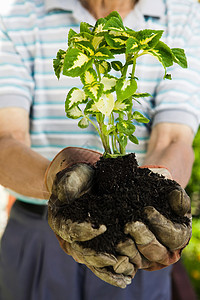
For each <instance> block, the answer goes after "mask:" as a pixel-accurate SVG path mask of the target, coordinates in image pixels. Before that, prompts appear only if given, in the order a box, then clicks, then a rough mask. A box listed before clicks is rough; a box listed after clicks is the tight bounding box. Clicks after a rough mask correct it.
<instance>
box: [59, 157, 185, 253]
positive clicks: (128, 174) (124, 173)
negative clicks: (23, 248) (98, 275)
mask: <svg viewBox="0 0 200 300" xmlns="http://www.w3.org/2000/svg"><path fill="white" fill-rule="evenodd" d="M94 168H95V174H96V175H95V181H94V185H93V189H92V191H91V192H90V193H87V194H84V195H83V196H82V197H80V198H79V199H76V200H75V201H74V202H73V203H71V204H69V205H65V206H64V207H62V215H63V214H64V215H65V217H66V219H71V220H72V221H80V222H82V221H89V222H91V223H92V224H94V227H95V228H98V227H99V225H100V224H105V225H106V227H107V231H106V232H105V233H104V234H102V235H100V236H98V237H96V238H94V239H92V240H90V241H87V242H81V245H84V247H86V248H92V249H94V250H96V251H98V252H102V251H103V252H107V253H112V254H115V246H116V245H117V244H118V243H119V241H124V240H125V239H126V238H127V236H126V235H125V234H124V233H123V229H124V225H125V224H126V223H127V222H130V221H137V220H138V221H142V222H144V223H145V224H147V225H149V224H148V222H147V220H146V218H145V215H144V213H143V209H144V207H145V206H149V205H151V206H154V207H155V208H156V209H157V210H158V211H159V212H161V213H162V214H163V215H164V216H165V217H167V218H169V219H170V220H171V221H172V222H177V223H186V224H188V219H187V218H186V217H180V216H178V215H176V214H175V213H174V212H173V211H172V210H171V208H170V206H169V203H168V199H167V196H168V194H169V192H170V191H171V190H173V189H175V188H176V187H177V186H179V185H178V184H177V183H176V182H175V181H173V180H168V179H165V178H164V177H163V176H161V175H158V174H155V173H152V172H151V171H150V170H149V169H147V168H144V169H142V168H139V167H138V164H137V161H136V159H135V155H134V154H133V153H132V154H129V155H125V156H122V157H118V158H107V159H105V158H101V159H100V160H99V161H98V162H97V163H96V165H95V166H94ZM60 213H61V212H60ZM149 227H150V225H149Z"/></svg>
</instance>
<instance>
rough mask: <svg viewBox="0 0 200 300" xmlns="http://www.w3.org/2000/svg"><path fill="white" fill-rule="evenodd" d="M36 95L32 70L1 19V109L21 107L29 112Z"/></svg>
mask: <svg viewBox="0 0 200 300" xmlns="http://www.w3.org/2000/svg"><path fill="white" fill-rule="evenodd" d="M33 93H34V81H33V78H32V76H31V69H30V68H29V67H28V66H27V65H26V63H25V61H23V57H22V55H21V54H19V51H17V47H16V44H15V43H14V42H13V40H12V36H11V35H10V33H9V31H7V29H6V26H5V24H4V21H3V18H2V17H1V18H0V108H4V107H11V106H12V107H20V108H24V109H26V110H27V111H29V110H30V106H31V103H32V99H33Z"/></svg>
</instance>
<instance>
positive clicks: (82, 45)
mask: <svg viewBox="0 0 200 300" xmlns="http://www.w3.org/2000/svg"><path fill="white" fill-rule="evenodd" d="M75 47H76V48H79V49H80V50H81V51H82V52H84V51H86V53H87V55H89V56H93V55H94V53H95V49H94V47H93V46H92V44H91V43H90V42H88V41H81V42H76V43H75Z"/></svg>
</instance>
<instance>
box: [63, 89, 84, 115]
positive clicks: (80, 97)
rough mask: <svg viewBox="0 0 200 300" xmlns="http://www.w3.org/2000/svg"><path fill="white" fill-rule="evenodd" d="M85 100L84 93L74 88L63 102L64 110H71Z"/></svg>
mask: <svg viewBox="0 0 200 300" xmlns="http://www.w3.org/2000/svg"><path fill="white" fill-rule="evenodd" d="M85 100H86V95H85V92H84V91H82V90H79V89H78V88H76V87H74V88H72V89H71V90H70V91H69V93H68V94H67V98H66V101H65V110H68V109H70V108H72V107H73V106H74V105H77V104H80V103H84V102H85Z"/></svg>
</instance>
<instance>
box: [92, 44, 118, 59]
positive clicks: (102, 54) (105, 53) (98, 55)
mask: <svg viewBox="0 0 200 300" xmlns="http://www.w3.org/2000/svg"><path fill="white" fill-rule="evenodd" d="M94 58H95V59H99V60H106V59H111V58H114V56H113V54H112V53H111V52H110V51H109V50H108V49H107V48H106V47H102V48H99V49H97V50H96V52H95V54H94Z"/></svg>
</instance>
